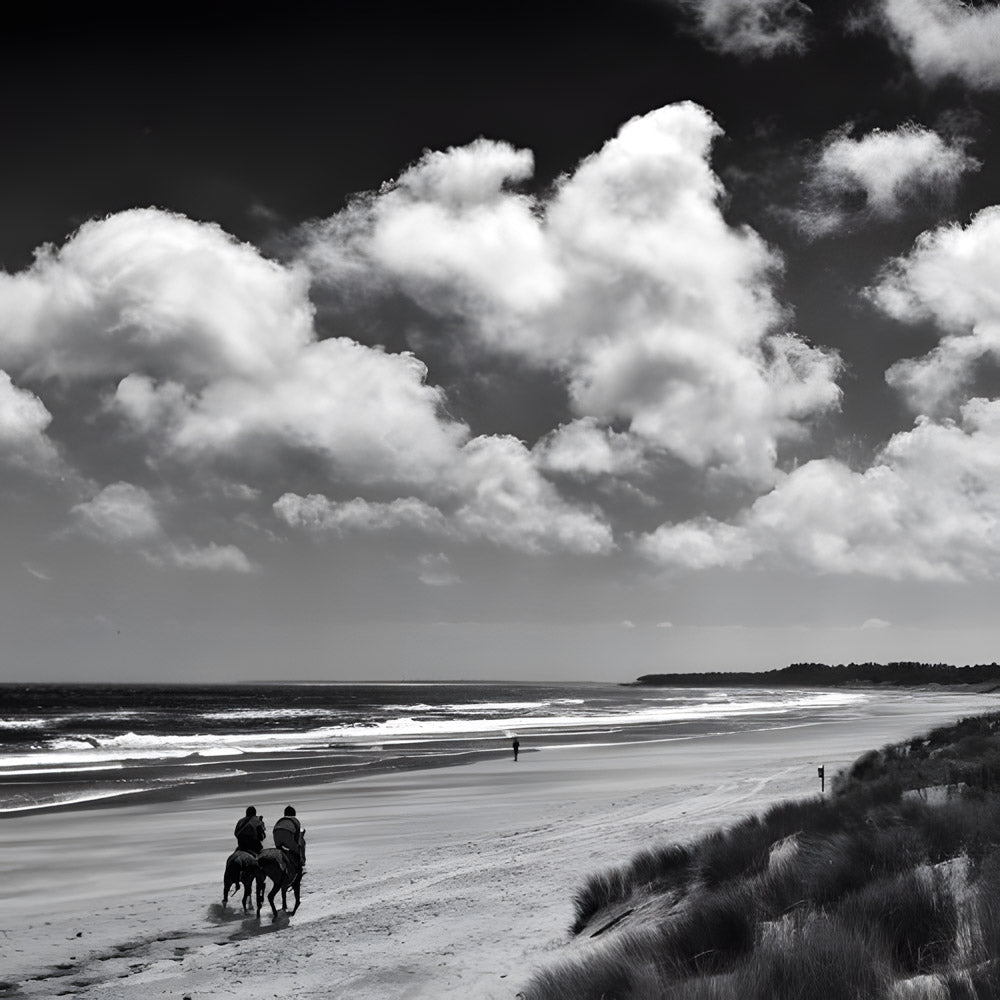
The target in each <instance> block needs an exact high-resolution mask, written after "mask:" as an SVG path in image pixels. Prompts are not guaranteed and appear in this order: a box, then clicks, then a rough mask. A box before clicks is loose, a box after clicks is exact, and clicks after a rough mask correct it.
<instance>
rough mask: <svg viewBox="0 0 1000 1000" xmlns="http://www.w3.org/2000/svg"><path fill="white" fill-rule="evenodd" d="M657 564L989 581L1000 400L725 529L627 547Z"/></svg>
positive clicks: (999, 490)
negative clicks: (867, 465)
mask: <svg viewBox="0 0 1000 1000" xmlns="http://www.w3.org/2000/svg"><path fill="white" fill-rule="evenodd" d="M638 546H639V549H640V550H641V551H642V552H643V553H644V554H645V555H647V556H648V557H650V558H651V559H653V560H655V561H658V562H660V563H662V564H664V565H673V566H682V567H689V568H695V569H706V568H711V567H734V566H746V565H759V566H774V565H783V566H786V567H788V566H790V567H792V568H796V569H799V570H803V569H805V570H808V571H815V572H819V573H837V574H860V575H867V576H874V577H882V578H886V579H891V580H903V579H917V580H943V581H959V580H974V579H986V578H991V579H995V578H998V577H1000V401H993V400H984V399H973V400H971V401H969V402H968V403H967V404H966V405H965V406H964V407H963V408H962V412H961V421H960V423H952V422H946V423H935V422H933V421H931V420H928V419H921V420H919V421H918V422H917V424H916V426H915V427H914V428H913V429H912V430H910V431H906V432H903V433H899V434H896V435H894V436H893V437H892V438H891V439H890V441H889V442H888V444H887V445H886V446H885V448H884V449H883V450H882V452H881V453H880V454H879V455H878V456H877V458H876V460H875V462H874V463H873V464H872V466H871V467H870V468H869V469H867V470H866V471H864V472H854V471H852V470H851V469H849V468H848V467H847V466H845V465H844V464H842V463H841V462H838V461H836V460H834V459H820V460H816V461H812V462H808V463H806V464H805V465H803V466H801V467H800V468H798V469H796V470H795V471H794V472H792V473H790V474H789V475H788V476H786V477H785V478H784V479H783V480H782V481H781V482H780V483H779V484H778V485H777V486H776V487H775V489H774V490H773V491H771V492H770V493H768V494H766V495H764V496H762V497H760V498H759V499H758V500H757V501H756V502H755V503H754V504H753V505H752V506H751V507H750V509H749V510H748V511H747V512H746V513H745V514H744V516H743V517H741V518H740V519H739V520H738V521H736V522H735V523H724V522H720V521H716V520H713V519H711V518H704V519H701V520H699V521H693V522H685V523H680V524H675V525H664V526H662V527H661V528H659V529H658V530H657V531H655V532H653V533H652V534H650V535H647V536H643V537H642V538H640V539H639V540H638Z"/></svg>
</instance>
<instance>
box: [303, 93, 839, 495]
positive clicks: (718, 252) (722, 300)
mask: <svg viewBox="0 0 1000 1000" xmlns="http://www.w3.org/2000/svg"><path fill="white" fill-rule="evenodd" d="M718 134H719V128H718V126H717V125H716V123H715V122H714V121H713V120H712V118H711V116H710V115H709V114H708V112H706V111H705V110H704V109H703V108H700V107H698V106H696V105H694V104H690V103H683V104H677V105H671V106H668V107H664V108H661V109H659V110H657V111H653V112H650V113H649V114H647V115H644V116H641V117H637V118H634V119H632V120H631V121H629V122H627V123H626V124H625V125H624V126H623V127H622V128H621V130H620V131H619V133H618V135H617V136H616V137H615V138H613V139H611V140H610V141H609V142H608V143H606V144H605V146H604V147H603V148H602V149H601V150H600V151H598V152H597V153H595V154H593V155H592V156H589V157H587V158H586V159H585V160H583V162H581V163H580V164H579V166H578V167H577V169H576V170H575V171H574V172H573V173H572V174H570V175H567V176H565V177H563V178H562V179H561V180H560V182H559V183H558V184H557V185H556V188H555V190H554V192H553V193H552V194H551V195H550V196H548V197H546V198H543V199H534V198H531V197H529V196H527V195H525V194H523V193H519V192H518V191H517V190H516V189H515V187H516V184H517V182H518V181H521V180H523V179H524V178H525V177H526V176H527V173H528V171H529V169H530V164H531V160H530V155H529V154H526V153H524V151H518V150H514V149H513V148H512V147H510V146H508V145H506V144H503V143H494V142H489V141H487V140H479V141H477V142H476V143H473V144H472V145H471V146H468V147H463V148H460V149H449V150H447V151H446V152H444V153H433V154H426V155H425V157H424V158H423V159H422V160H420V161H419V162H418V163H417V164H415V165H414V166H413V167H411V168H410V169H409V170H407V171H406V172H404V173H403V174H402V175H401V176H400V178H399V179H398V180H397V181H395V182H394V183H391V184H388V185H386V186H384V187H383V188H382V189H381V190H380V191H379V192H376V193H374V194H371V195H369V196H367V197H365V198H359V199H357V200H356V201H355V203H354V204H353V205H351V206H350V207H349V208H348V209H347V210H345V212H343V213H341V214H339V215H338V216H335V217H334V218H332V219H330V220H327V221H326V222H324V223H321V224H318V225H315V226H312V227H310V228H309V229H307V230H306V231H305V233H304V237H303V238H304V241H305V245H304V249H303V258H304V259H305V260H306V261H307V262H308V263H309V265H310V267H312V269H313V270H314V272H315V274H316V277H317V280H318V281H321V282H327V283H328V284H331V285H336V286H337V289H338V290H339V291H342V290H343V289H344V288H345V287H351V288H355V289H360V290H361V291H362V292H363V293H364V294H377V293H379V292H380V291H385V290H386V289H392V290H394V291H395V292H397V293H400V292H401V293H403V294H405V295H407V296H409V297H411V298H412V299H413V300H414V301H416V302H417V303H419V305H420V306H421V307H422V308H423V309H424V310H426V311H427V312H429V313H431V314H434V315H439V316H442V317H445V316H446V317H447V318H448V319H449V320H450V321H451V322H449V323H448V324H442V327H445V326H446V327H448V328H451V329H457V330H460V331H461V335H462V336H464V337H467V338H470V339H471V340H472V341H474V342H476V343H478V344H479V345H480V347H481V348H482V349H483V350H487V351H499V352H505V353H507V354H509V355H512V356H514V357H516V358H518V359H519V360H520V361H522V362H525V363H528V364H531V365H534V366H536V367H538V368H540V369H547V370H550V371H552V372H555V373H557V374H558V375H560V376H561V377H562V378H563V380H564V382H565V384H566V387H567V390H568V392H569V397H570V402H571V405H572V407H573V410H574V415H575V417H576V418H577V419H579V420H581V421H584V422H583V423H581V424H580V426H579V427H577V428H574V429H573V430H564V431H562V432H560V433H559V434H557V435H555V436H554V437H553V439H552V440H551V441H550V442H549V443H548V445H546V446H545V447H544V448H543V449H542V452H541V454H542V458H543V460H544V461H547V462H550V463H553V464H552V468H556V467H558V465H560V464H562V465H563V466H564V467H566V470H567V471H569V469H568V466H569V465H572V463H573V462H574V461H577V462H579V463H580V464H579V465H578V467H577V469H578V471H580V472H586V473H588V474H593V473H594V472H595V471H596V469H597V467H598V466H599V465H601V463H603V464H604V465H614V464H616V463H620V462H622V461H623V460H626V461H634V455H635V452H636V449H637V448H638V447H640V446H641V448H642V449H645V450H648V451H653V452H659V453H666V454H670V455H672V456H674V457H677V458H679V459H681V460H682V461H684V462H686V463H688V464H690V465H691V466H692V467H694V468H698V469H717V470H722V471H724V472H726V473H728V474H730V475H734V476H738V477H743V478H746V479H750V480H754V481H763V482H768V481H773V478H774V475H775V455H776V453H777V448H778V445H779V443H780V442H781V441H783V440H789V439H795V438H798V437H801V435H802V434H803V433H804V428H805V426H806V425H807V423H808V421H809V420H810V419H812V418H813V417H815V416H816V415H817V414H820V413H823V412H825V411H827V410H830V409H832V408H835V407H836V406H837V405H838V404H839V398H840V392H839V389H838V387H837V384H836V376H837V373H838V368H839V361H838V359H837V358H836V356H835V355H833V354H832V353H830V352H824V351H821V350H818V349H816V348H812V347H809V346H807V345H806V344H804V343H803V342H802V341H800V340H798V339H797V338H795V337H794V336H792V335H791V334H789V333H787V331H785V330H784V329H783V327H784V324H785V320H786V317H785V314H784V312H783V310H782V308H781V306H780V304H779V303H778V302H777V300H776V298H775V296H774V292H773V281H774V279H775V277H776V275H777V273H778V271H779V270H780V264H781V261H780V258H779V257H778V256H777V254H776V253H775V252H774V251H772V250H771V249H770V248H769V247H768V246H767V245H766V244H765V243H764V242H763V240H762V239H761V238H760V237H759V236H758V235H757V234H756V233H754V232H753V231H751V230H749V229H746V228H734V227H732V226H730V225H728V224H727V223H726V221H725V219H724V218H723V215H722V212H721V210H720V207H719V202H720V198H721V196H722V193H723V191H722V186H721V183H720V182H719V179H718V178H717V177H716V175H715V174H714V173H713V172H712V170H711V167H710V165H709V153H710V148H711V144H712V142H713V140H714V139H715V138H716V137H717V136H718ZM453 174H454V177H452V175H453ZM474 179H475V180H474ZM612 424H618V425H621V426H624V427H626V428H627V430H628V432H629V433H630V434H631V435H632V438H631V441H629V442H628V446H627V447H624V446H625V445H626V442H627V440H628V439H626V438H624V437H622V436H621V435H620V434H619V435H610V434H606V435H605V442H604V444H603V445H602V444H601V443H600V441H599V435H600V434H601V433H603V432H604V429H606V428H608V427H610V426H611V425H612ZM584 446H585V451H586V454H585V453H584ZM630 449H631V452H632V454H631V455H629V454H628V452H629V450H630ZM612 451H614V452H615V454H612V453H611V452H612ZM599 452H603V454H599ZM623 456H625V457H624V459H623Z"/></svg>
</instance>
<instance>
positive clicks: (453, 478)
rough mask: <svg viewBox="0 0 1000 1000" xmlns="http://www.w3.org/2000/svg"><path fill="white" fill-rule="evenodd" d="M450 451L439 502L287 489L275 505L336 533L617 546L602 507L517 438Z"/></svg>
mask: <svg viewBox="0 0 1000 1000" xmlns="http://www.w3.org/2000/svg"><path fill="white" fill-rule="evenodd" d="M455 457H456V462H455V464H454V466H453V467H452V468H450V469H449V470H448V471H447V472H446V473H445V474H444V475H443V476H442V478H441V479H439V481H438V482H437V483H436V484H435V487H434V491H435V494H436V496H437V498H438V499H437V502H438V504H439V505H440V507H436V506H432V505H430V504H428V503H426V502H424V501H422V500H419V499H417V498H415V497H408V498H405V499H400V500H394V501H392V502H391V503H372V502H368V501H366V500H363V499H361V498H355V499H353V500H349V501H340V502H338V501H334V500H331V499H329V498H327V497H325V496H322V495H318V494H313V495H310V496H307V497H301V496H298V495H296V494H294V493H286V494H285V495H284V496H282V497H281V498H280V499H279V500H278V501H277V502H276V503H275V505H274V510H275V513H276V514H277V516H278V517H279V518H281V519H282V520H283V521H285V523H287V524H289V525H291V526H293V527H297V528H303V529H306V530H310V531H315V532H326V533H332V534H337V535H343V534H347V533H349V532H363V533H372V532H384V531H390V530H409V531H413V532H417V533H419V534H422V535H430V536H441V537H447V538H451V539H452V540H455V541H461V542H471V541H488V542H492V543H494V544H496V545H500V546H504V547H507V548H512V549H516V550H520V551H522V552H532V553H537V552H552V551H566V552H576V553H581V554H597V553H605V552H609V551H611V549H612V548H613V547H614V543H613V540H612V536H611V529H610V528H609V526H608V525H607V523H606V522H605V520H604V518H603V517H602V516H601V514H600V512H599V511H597V510H596V509H595V510H584V509H581V508H579V507H575V506H573V505H571V504H569V503H567V502H566V501H565V500H563V499H562V497H561V496H560V495H559V493H558V491H557V490H556V488H555V487H554V486H553V485H552V484H551V483H550V482H548V480H546V479H545V478H544V477H543V476H542V475H541V474H540V473H539V471H538V469H537V468H536V466H535V464H534V461H533V459H532V456H531V454H530V452H528V450H527V449H526V448H525V446H524V445H523V444H522V443H521V442H520V441H517V440H516V439H515V438H510V437H478V438H473V439H472V440H471V441H470V442H468V444H467V445H466V446H465V447H464V448H463V449H462V450H461V451H460V452H457V453H456V456H455Z"/></svg>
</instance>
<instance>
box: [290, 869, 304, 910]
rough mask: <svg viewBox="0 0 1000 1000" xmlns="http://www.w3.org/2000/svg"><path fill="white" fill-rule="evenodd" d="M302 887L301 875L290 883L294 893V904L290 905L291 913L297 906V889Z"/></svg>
mask: <svg viewBox="0 0 1000 1000" xmlns="http://www.w3.org/2000/svg"><path fill="white" fill-rule="evenodd" d="M301 888H302V876H301V875H299V877H298V878H297V879H296V880H295V881H294V882H293V883H292V890H293V891H294V893H295V905H294V906H293V907H292V913H293V914H294V913H295V911H296V910H297V909H298V908H299V890H300V889H301Z"/></svg>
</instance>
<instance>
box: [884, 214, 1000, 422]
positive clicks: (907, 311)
mask: <svg viewBox="0 0 1000 1000" xmlns="http://www.w3.org/2000/svg"><path fill="white" fill-rule="evenodd" d="M998 268H1000V207H997V206H994V207H991V208H986V209H983V210H982V211H981V212H979V213H978V214H977V215H976V216H975V217H974V218H973V219H972V220H971V221H970V222H969V224H968V225H967V226H964V227H963V226H959V225H950V226H944V227H941V228H939V229H936V230H933V231H931V232H927V233H924V234H923V235H922V236H921V237H920V238H919V239H918V241H917V243H916V245H915V246H914V248H913V249H912V250H911V251H910V253H909V254H907V255H905V256H903V257H900V258H898V259H896V260H894V261H892V262H891V263H890V264H889V265H888V266H887V267H886V269H885V271H884V272H883V274H882V275H881V277H880V279H879V281H878V283H877V284H876V285H875V286H874V287H873V288H872V289H870V290H869V296H870V298H871V299H872V300H873V301H874V302H875V303H876V304H877V305H878V306H880V307H881V308H882V309H883V310H885V311H886V312H887V313H888V314H889V315H891V316H894V317H895V318H896V319H899V320H901V321H903V322H907V323H915V322H918V321H921V320H931V321H933V322H934V323H935V324H936V326H937V327H938V328H939V329H940V330H941V332H942V338H941V341H940V343H939V344H938V345H937V346H936V347H935V348H934V349H933V350H931V351H930V352H929V353H927V354H925V355H923V356H921V357H918V358H909V359H905V360H903V361H900V362H897V363H896V364H895V365H893V366H892V367H891V368H890V369H889V371H888V372H887V374H886V379H887V380H888V381H889V383H890V384H891V385H893V386H894V387H895V388H897V389H899V390H900V391H901V392H902V393H903V394H904V396H905V397H906V399H907V402H908V403H909V405H910V406H911V408H912V409H913V410H914V411H915V412H917V413H925V414H938V413H942V412H953V411H954V408H955V406H956V405H957V403H958V402H959V401H960V400H961V398H962V397H963V396H964V395H965V394H966V391H967V387H968V386H969V384H970V383H971V382H972V380H973V378H974V376H975V374H976V371H977V369H978V367H979V366H980V364H981V362H982V361H983V360H984V359H992V360H993V361H994V362H996V361H998V360H1000V291H998V286H997V281H996V275H997V273H998Z"/></svg>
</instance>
